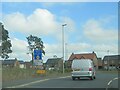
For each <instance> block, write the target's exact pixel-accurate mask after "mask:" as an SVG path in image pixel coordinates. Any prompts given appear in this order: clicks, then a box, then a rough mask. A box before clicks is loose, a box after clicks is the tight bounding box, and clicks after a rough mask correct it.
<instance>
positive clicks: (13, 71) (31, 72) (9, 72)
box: [2, 68, 70, 82]
mask: <svg viewBox="0 0 120 90" xmlns="http://www.w3.org/2000/svg"><path fill="white" fill-rule="evenodd" d="M66 75H70V72H68V71H65V73H64V74H63V73H62V70H61V71H56V70H52V71H46V73H45V74H37V73H36V69H20V68H3V69H2V81H3V82H4V81H12V80H20V79H28V78H36V77H40V76H42V77H43V76H44V77H56V76H57V77H58V76H66Z"/></svg>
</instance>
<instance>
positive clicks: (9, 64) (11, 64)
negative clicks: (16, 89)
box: [2, 58, 19, 68]
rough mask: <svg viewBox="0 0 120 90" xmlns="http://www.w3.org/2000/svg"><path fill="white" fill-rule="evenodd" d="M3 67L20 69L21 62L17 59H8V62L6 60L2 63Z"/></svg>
mask: <svg viewBox="0 0 120 90" xmlns="http://www.w3.org/2000/svg"><path fill="white" fill-rule="evenodd" d="M2 65H3V67H12V68H13V67H18V66H19V62H18V61H17V59H16V58H15V59H8V60H4V61H3V62H2Z"/></svg>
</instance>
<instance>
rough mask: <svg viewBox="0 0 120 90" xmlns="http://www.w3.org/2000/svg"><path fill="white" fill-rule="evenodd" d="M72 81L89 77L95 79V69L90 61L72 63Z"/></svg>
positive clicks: (82, 60) (83, 60)
mask: <svg viewBox="0 0 120 90" xmlns="http://www.w3.org/2000/svg"><path fill="white" fill-rule="evenodd" d="M72 70H73V71H72V79H73V80H75V79H76V78H78V79H80V78H81V77H89V78H90V79H91V80H93V79H95V78H96V77H95V67H94V64H93V61H92V60H90V59H75V60H73V62H72Z"/></svg>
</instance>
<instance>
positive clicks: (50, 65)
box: [46, 58, 63, 70]
mask: <svg viewBox="0 0 120 90" xmlns="http://www.w3.org/2000/svg"><path fill="white" fill-rule="evenodd" d="M62 66H63V59H62V58H50V59H48V60H47V62H46V69H48V70H50V69H55V70H61V69H62Z"/></svg>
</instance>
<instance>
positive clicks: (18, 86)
mask: <svg viewBox="0 0 120 90" xmlns="http://www.w3.org/2000/svg"><path fill="white" fill-rule="evenodd" d="M47 80H50V79H44V80H38V81H34V82H30V83H26V84H22V85H17V86H12V87H7V88H20V87H24V86H28V85H31V84H35V83H39V82H44V81H47Z"/></svg>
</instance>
